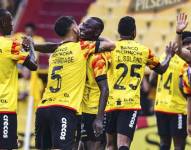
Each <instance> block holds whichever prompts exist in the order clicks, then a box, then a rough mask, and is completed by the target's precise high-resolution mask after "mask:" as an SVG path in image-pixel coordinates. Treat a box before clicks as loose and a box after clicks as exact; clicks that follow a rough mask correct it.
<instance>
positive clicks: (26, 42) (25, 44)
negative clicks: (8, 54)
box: [22, 36, 34, 51]
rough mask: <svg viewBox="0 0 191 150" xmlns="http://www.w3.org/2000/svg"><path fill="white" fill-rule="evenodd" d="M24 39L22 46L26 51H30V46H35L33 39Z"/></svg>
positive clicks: (25, 37) (27, 37)
mask: <svg viewBox="0 0 191 150" xmlns="http://www.w3.org/2000/svg"><path fill="white" fill-rule="evenodd" d="M22 39H23V42H22V46H23V48H24V50H26V51H29V50H30V46H31V45H33V44H34V43H33V40H32V38H31V37H29V36H24V37H22Z"/></svg>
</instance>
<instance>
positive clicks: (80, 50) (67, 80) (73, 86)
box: [36, 16, 115, 150]
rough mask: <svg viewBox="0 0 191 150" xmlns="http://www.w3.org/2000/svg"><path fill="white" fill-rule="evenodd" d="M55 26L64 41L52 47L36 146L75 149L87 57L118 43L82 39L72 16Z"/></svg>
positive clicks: (40, 107) (37, 126)
mask: <svg viewBox="0 0 191 150" xmlns="http://www.w3.org/2000/svg"><path fill="white" fill-rule="evenodd" d="M54 29H55V32H56V33H57V35H58V36H60V37H61V38H62V40H63V41H62V43H61V44H60V45H59V46H58V47H57V48H56V50H52V49H50V50H49V51H54V52H53V53H52V55H51V56H50V59H49V72H48V83H47V87H46V89H45V92H44V94H43V99H42V101H41V102H40V103H39V105H38V109H37V112H36V148H38V149H45V148H53V149H67V150H71V149H72V147H73V144H74V134H75V130H76V123H77V115H76V112H79V110H80V104H81V101H82V97H83V92H84V87H85V80H86V61H87V58H88V56H89V55H90V54H91V53H96V52H100V51H104V50H112V49H114V48H115V44H114V43H113V42H109V41H101V42H100V41H96V42H93V41H91V42H88V41H82V40H81V41H79V42H78V39H79V30H78V26H77V24H76V22H75V20H74V19H73V18H72V17H68V16H63V17H61V18H59V19H58V20H57V21H56V23H55V27H54ZM46 46H47V45H46V44H45V47H46ZM38 48H39V47H38ZM41 48H42V47H41ZM49 48H50V47H49Z"/></svg>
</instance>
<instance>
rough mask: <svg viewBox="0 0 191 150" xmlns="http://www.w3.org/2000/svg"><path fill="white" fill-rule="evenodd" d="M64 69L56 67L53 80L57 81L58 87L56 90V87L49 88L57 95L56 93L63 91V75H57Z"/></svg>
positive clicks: (52, 75) (53, 70) (53, 71)
mask: <svg viewBox="0 0 191 150" xmlns="http://www.w3.org/2000/svg"><path fill="white" fill-rule="evenodd" d="M62 68H63V66H55V67H54V68H53V69H52V74H51V79H52V80H57V87H56V88H55V87H52V86H51V87H50V88H49V89H50V91H51V92H52V93H56V92H58V91H59V90H60V89H61V82H62V77H61V75H59V74H58V73H56V71H58V70H61V69H62Z"/></svg>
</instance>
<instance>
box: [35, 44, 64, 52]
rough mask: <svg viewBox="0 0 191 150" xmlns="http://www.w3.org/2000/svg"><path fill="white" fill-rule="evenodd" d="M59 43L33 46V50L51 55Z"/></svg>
mask: <svg viewBox="0 0 191 150" xmlns="http://www.w3.org/2000/svg"><path fill="white" fill-rule="evenodd" d="M59 45H60V43H51V42H46V43H44V44H35V45H34V49H35V51H38V52H40V53H53V52H54V51H55V50H56V48H57V47H58V46H59Z"/></svg>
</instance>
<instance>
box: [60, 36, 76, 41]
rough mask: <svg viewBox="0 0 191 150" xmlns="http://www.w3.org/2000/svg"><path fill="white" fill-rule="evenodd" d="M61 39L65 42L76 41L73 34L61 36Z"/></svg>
mask: <svg viewBox="0 0 191 150" xmlns="http://www.w3.org/2000/svg"><path fill="white" fill-rule="evenodd" d="M62 40H63V42H64V43H67V42H77V41H78V39H77V38H76V37H73V36H66V37H63V38H62Z"/></svg>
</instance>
